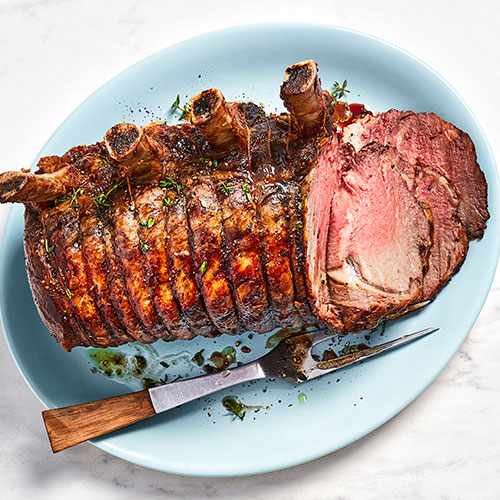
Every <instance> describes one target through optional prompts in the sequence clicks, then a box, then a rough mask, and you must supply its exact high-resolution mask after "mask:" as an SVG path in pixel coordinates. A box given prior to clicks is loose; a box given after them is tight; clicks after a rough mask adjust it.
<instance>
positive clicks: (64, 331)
mask: <svg viewBox="0 0 500 500" xmlns="http://www.w3.org/2000/svg"><path fill="white" fill-rule="evenodd" d="M24 222H25V230H24V251H25V254H26V271H27V274H28V281H29V284H30V288H31V291H32V293H33V299H34V301H35V304H36V306H37V307H38V310H39V312H40V316H41V318H42V320H43V322H44V324H45V326H46V327H47V328H48V330H49V332H50V333H51V334H52V335H53V336H54V337H55V338H56V340H57V341H58V342H59V343H60V344H61V346H62V347H63V349H64V350H66V351H71V349H72V348H73V347H76V346H80V345H88V343H87V340H86V338H85V337H83V336H81V335H79V329H78V328H74V327H73V325H72V322H71V321H70V318H69V313H68V308H69V304H68V298H67V296H66V294H65V293H64V291H63V290H62V289H61V286H60V284H59V282H58V280H57V277H56V274H55V272H54V270H53V268H52V266H51V264H50V261H49V258H48V254H47V251H46V248H45V244H44V238H45V235H44V232H43V228H42V224H41V222H40V214H39V213H38V212H37V211H35V210H34V209H33V208H32V207H30V206H29V205H28V206H26V210H25V213H24Z"/></svg>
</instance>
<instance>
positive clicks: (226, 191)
mask: <svg viewBox="0 0 500 500" xmlns="http://www.w3.org/2000/svg"><path fill="white" fill-rule="evenodd" d="M232 185H233V183H232V182H227V183H224V182H223V183H221V185H220V186H219V191H222V192H223V193H224V194H225V195H226V196H229V193H230V192H231V186H232Z"/></svg>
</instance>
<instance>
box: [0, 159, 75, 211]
mask: <svg viewBox="0 0 500 500" xmlns="http://www.w3.org/2000/svg"><path fill="white" fill-rule="evenodd" d="M70 168H71V167H69V166H66V167H63V168H61V169H60V170H57V171H55V172H51V173H49V174H31V173H25V172H4V173H3V174H0V203H7V202H16V201H17V202H21V203H28V202H41V201H50V200H54V199H56V198H58V197H60V196H62V195H63V194H65V193H66V192H68V191H69V190H70V189H72V187H73V186H72V177H71V175H70V173H69V170H70Z"/></svg>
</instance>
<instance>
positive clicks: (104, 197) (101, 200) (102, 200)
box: [94, 180, 124, 211]
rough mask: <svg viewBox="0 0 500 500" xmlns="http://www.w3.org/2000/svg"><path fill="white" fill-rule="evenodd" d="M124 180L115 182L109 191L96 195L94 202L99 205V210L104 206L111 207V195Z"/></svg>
mask: <svg viewBox="0 0 500 500" xmlns="http://www.w3.org/2000/svg"><path fill="white" fill-rule="evenodd" d="M123 182H124V181H123V180H121V181H120V182H118V183H117V184H113V187H112V188H111V189H110V190H109V191H108V192H107V193H101V194H100V195H98V196H96V197H95V199H94V203H95V204H96V206H97V210H98V211H99V210H100V209H101V208H103V207H109V199H108V198H109V195H110V194H111V193H112V192H113V191H114V190H115V189H117V188H119V187H120V186H121V185H122V184H123Z"/></svg>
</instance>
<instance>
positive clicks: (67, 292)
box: [65, 288, 73, 299]
mask: <svg viewBox="0 0 500 500" xmlns="http://www.w3.org/2000/svg"><path fill="white" fill-rule="evenodd" d="M65 292H66V295H67V296H68V299H71V297H73V294H72V293H71V290H70V289H69V288H66V290H65Z"/></svg>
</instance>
